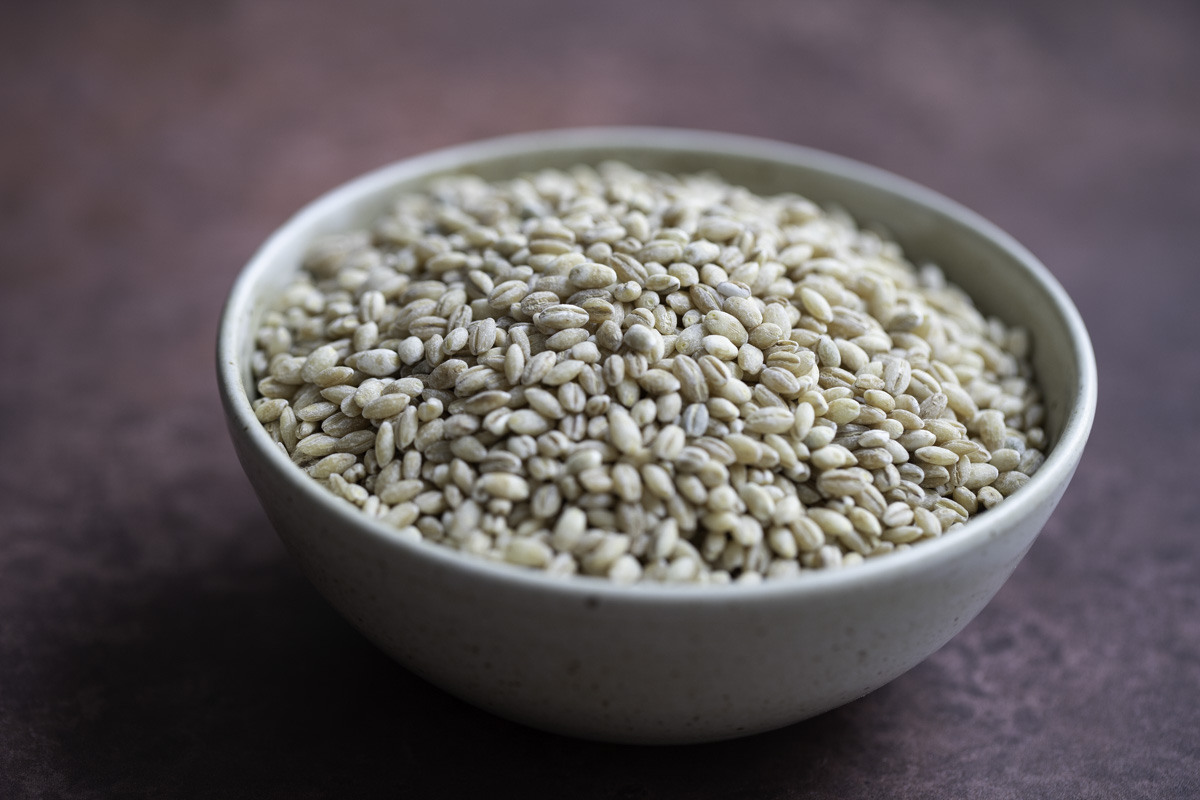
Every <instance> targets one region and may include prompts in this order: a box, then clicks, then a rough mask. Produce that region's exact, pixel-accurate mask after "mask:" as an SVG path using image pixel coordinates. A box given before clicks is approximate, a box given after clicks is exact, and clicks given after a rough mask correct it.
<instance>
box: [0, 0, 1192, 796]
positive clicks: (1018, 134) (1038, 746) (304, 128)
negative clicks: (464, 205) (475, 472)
mask: <svg viewBox="0 0 1200 800" xmlns="http://www.w3.org/2000/svg"><path fill="white" fill-rule="evenodd" d="M1198 39H1200V6H1198V5H1197V4H1196V3H1194V2H1180V3H1177V4H1171V3H1147V2H1139V3H1120V2H1089V3H1082V2H1081V3H1046V2H1038V1H1037V0H1022V1H1021V2H1005V3H994V4H988V5H984V4H982V3H932V2H885V1H884V0H849V1H848V2H838V3H833V2H830V3H797V2H754V3H729V2H719V1H711V0H710V1H707V2H695V3H672V2H625V1H624V0H622V1H619V2H612V1H609V2H602V3H601V2H594V3H586V4H584V3H580V4H568V3H562V4H559V3H531V2H485V1H483V0H480V1H479V2H469V3H466V2H450V1H448V0H447V1H445V2H438V3H422V4H413V3H403V2H396V3H383V2H378V3H372V2H340V3H316V2H259V3H250V2H206V3H182V2H179V3H167V2H163V3H156V4H152V3H141V4H133V3H117V2H113V3H70V2H59V3H53V4H51V3H41V4H34V3H16V2H13V3H5V4H3V6H2V7H0V353H2V364H3V366H2V370H0V375H2V376H3V391H0V420H2V423H0V796H2V797H4V798H26V797H42V798H68V797H69V798H84V797H95V798H100V797H156V798H161V797H206V798H219V797H280V798H316V797H334V796H361V795H365V794H372V793H383V792H385V791H386V792H388V793H389V794H399V795H400V796H421V795H425V796H454V795H458V794H468V793H469V794H470V795H472V796H488V795H489V794H493V793H499V791H500V789H501V788H502V787H505V788H509V789H513V790H516V792H517V793H518V794H519V795H522V796H538V795H540V794H544V795H546V796H553V797H568V796H572V797H584V798H605V797H616V798H657V797H696V798H707V797H712V798H718V797H720V798H731V797H736V798H760V797H762V798H802V797H803V798H835V797H839V798H840V797H862V798H893V797H926V798H1027V797H1039V798H1078V797H1088V798H1092V797H1114V798H1143V797H1144V798H1150V797H1195V796H1197V795H1198V794H1200V758H1198V756H1197V750H1198V748H1200V699H1198V698H1200V567H1198V566H1197V558H1198V555H1200V544H1198V532H1197V526H1196V518H1197V511H1198V510H1200V503H1198V501H1197V496H1198V492H1197V489H1196V481H1197V478H1196V471H1195V464H1196V461H1195V456H1194V453H1195V452H1196V450H1197V445H1198V444H1200V426H1198V425H1197V412H1196V398H1197V396H1198V394H1200V385H1198V384H1200V370H1198V369H1197V368H1198V367H1200V356H1198V355H1197V353H1198V350H1197V339H1198V337H1197V333H1198V332H1200V323H1198V322H1197V313H1196V297H1197V291H1198V290H1200V269H1198V268H1200V263H1198V260H1200V259H1198V256H1197V253H1200V245H1198V243H1197V236H1196V230H1197V225H1196V222H1197V215H1198V213H1200V79H1198V76H1200V48H1198V46H1197V40H1198ZM604 123H627V124H628V123H639V124H664V125H677V126H688V127H697V128H710V129H716V130H722V131H735V132H742V133H750V134H757V135H763V136H769V137H773V138H778V139H784V140H787V141H793V142H799V143H803V144H807V145H811V146H815V147H819V148H825V149H828V150H832V151H835V152H838V153H842V154H844V155H848V156H851V157H855V158H860V159H863V160H865V161H868V162H871V163H874V164H877V165H879V166H882V167H885V168H888V169H891V170H894V171H895V172H898V173H901V174H903V175H905V176H907V177H910V178H913V179H915V180H917V181H919V182H921V183H924V184H927V185H929V186H932V187H934V188H936V189H938V190H941V191H943V192H944V193H946V194H948V195H950V196H951V197H954V198H956V199H958V200H960V201H962V202H964V203H966V204H967V205H969V206H971V207H973V208H974V209H976V210H978V211H980V212H982V213H983V214H984V215H985V216H987V217H989V218H991V219H993V220H994V221H996V222H997V223H999V224H1000V225H1001V226H1002V227H1004V228H1006V229H1008V230H1009V231H1010V232H1012V233H1013V234H1015V235H1016V236H1017V238H1019V239H1020V240H1022V241H1023V242H1024V243H1025V244H1026V245H1028V246H1029V247H1030V248H1031V249H1032V250H1033V251H1034V252H1035V253H1037V254H1038V255H1040V256H1041V257H1042V259H1043V260H1044V261H1045V263H1046V264H1047V265H1048V266H1049V267H1050V269H1051V270H1052V271H1053V272H1054V273H1055V275H1057V276H1058V278H1059V279H1060V280H1061V281H1062V282H1063V284H1064V285H1065V286H1066V287H1067V289H1068V290H1069V292H1070V293H1071V295H1072V296H1073V297H1074V298H1075V299H1076V302H1077V303H1078V305H1079V307H1080V309H1081V311H1082V312H1083V316H1084V317H1085V319H1086V320H1087V323H1088V325H1089V327H1090V328H1091V332H1092V336H1093V338H1094V340H1095V345H1096V350H1097V353H1098V357H1099V361H1100V372H1101V399H1100V410H1099V415H1098V417H1097V420H1096V429H1095V432H1094V434H1093V436H1092V441H1091V444H1090V446H1089V449H1088V451H1087V454H1086V456H1085V458H1084V460H1083V464H1082V466H1081V467H1080V470H1079V474H1078V477H1077V478H1076V481H1075V483H1074V485H1073V486H1072V487H1071V490H1070V491H1069V492H1068V494H1067V496H1066V499H1065V500H1064V501H1063V504H1062V506H1061V507H1060V509H1059V511H1058V513H1057V514H1056V516H1055V517H1054V519H1053V520H1052V521H1051V522H1050V524H1049V526H1048V527H1047V528H1046V530H1045V533H1044V534H1043V536H1042V538H1041V539H1040V540H1039V542H1038V543H1037V545H1036V546H1035V547H1034V548H1033V550H1032V551H1031V552H1030V554H1029V556H1028V558H1027V559H1026V560H1025V562H1024V563H1023V564H1022V566H1021V567H1020V568H1019V569H1018V570H1017V572H1016V574H1015V575H1014V576H1013V578H1012V580H1011V581H1010V582H1009V583H1008V584H1007V586H1006V587H1005V588H1004V589H1003V590H1002V591H1001V592H1000V594H999V596H998V597H997V598H996V600H995V602H993V603H992V604H991V605H990V606H989V607H988V608H987V610H986V611H984V612H983V614H982V615H981V616H980V617H979V618H978V620H977V621H975V622H974V623H973V624H972V625H970V626H969V627H968V628H967V630H966V631H965V632H964V633H963V634H962V635H960V636H959V637H958V638H957V639H955V640H954V641H953V642H952V643H951V644H949V645H948V646H947V647H946V648H944V649H943V650H942V651H941V652H939V653H938V654H937V655H935V656H934V657H932V658H931V659H929V660H928V661H927V662H925V663H924V664H922V665H921V666H919V667H917V668H916V669H914V670H913V671H912V672H910V673H909V674H907V675H905V676H904V677H902V678H900V679H899V680H897V681H895V682H894V683H892V684H890V685H889V686H887V687H886V688H884V689H882V690H880V691H878V692H876V693H875V694H873V695H871V696H869V697H867V698H866V699H864V700H861V701H859V702H856V703H854V704H852V705H850V706H847V707H845V708H842V709H839V710H837V711H833V712H830V713H828V714H826V715H824V716H822V717H819V718H817V719H814V720H811V721H809V722H805V723H802V724H799V725H796V726H793V727H791V728H788V729H785V730H781V731H778V732H775V733H771V734H767V735H763V736H759V737H755V738H752V739H747V740H743V741H738V742H733V743H727V744H720V745H710V746H704V747H694V748H682V749H631V748H624V747H616V746H602V745H595V744H588V743H583V742H578V741H571V740H566V739H561V738H557V737H554V736H550V735H546V734H541V733H537V732H534V731H531V730H528V729H525V728H521V727H518V726H515V725H512V724H509V723H507V722H504V721H501V720H499V719H496V718H493V717H491V716H488V715H486V714H484V713H481V712H479V711H476V710H474V709H473V708H471V707H468V706H466V705H465V704H463V703H460V702H458V701H457V700H454V699H452V698H450V697H448V696H447V695H445V694H442V693H441V692H439V691H437V690H435V689H433V688H431V687H430V686H428V685H426V684H425V683H423V682H422V681H420V680H418V679H416V678H415V677H413V676H411V675H409V674H408V673H406V672H405V671H404V670H402V669H400V668H399V667H396V666H394V665H393V664H392V663H390V662H389V661H388V660H387V659H385V658H384V657H383V656H382V655H380V654H379V653H377V652H376V651H375V650H374V649H373V648H372V647H371V646H370V645H368V644H367V643H366V642H365V641H364V640H363V639H362V638H361V637H360V636H359V635H358V634H356V633H355V632H354V631H352V630H351V629H350V627H349V626H347V625H345V624H344V623H343V622H342V621H341V620H340V619H339V618H337V617H336V616H335V615H334V613H333V612H332V611H331V610H329V609H328V608H327V607H326V605H325V604H324V602H323V601H322V600H321V599H320V598H319V597H318V596H317V595H316V594H315V592H314V591H313V590H311V589H310V588H309V587H308V585H307V584H306V583H305V582H304V581H303V580H302V579H301V578H300V577H299V575H298V574H297V572H296V570H295V568H293V566H292V565H291V564H290V563H289V562H288V560H287V558H286V557H285V554H284V551H283V548H282V547H281V545H280V544H279V542H278V540H277V539H276V537H275V535H274V534H273V533H272V531H271V530H270V528H269V526H268V524H267V521H266V518H265V517H264V516H263V514H262V512H261V511H260V509H259V507H258V504H257V502H256V501H255V498H254V497H253V496H252V494H251V491H250V487H249V485H248V483H247V482H246V480H245V478H244V477H243V475H242V472H241V469H240V468H239V466H238V464H237V462H236V461H235V459H234V456H233V452H232V449H231V448H230V446H229V444H228V441H227V438H226V434H225V431H224V423H223V421H222V418H221V413H220V409H219V405H218V401H217V395H216V388H215V386H214V380H213V366H212V350H213V341H214V334H215V325H216V319H217V314H218V311H219V309H220V305H221V302H222V299H223V296H224V294H225V293H226V291H227V290H228V288H229V286H230V284H231V282H232V280H233V278H234V275H235V274H236V272H237V271H238V269H239V268H240V266H241V265H242V264H243V263H244V262H245V260H246V259H247V257H248V256H249V255H250V253H251V252H252V251H253V249H254V248H255V246H256V244H257V243H258V242H259V241H261V240H262V239H263V238H264V237H265V236H266V235H267V234H268V233H269V232H270V231H271V230H272V229H273V228H274V227H276V226H277V225H278V224H280V223H281V222H282V221H283V220H284V219H285V218H286V217H287V216H288V215H289V214H290V213H291V212H292V211H293V210H295V209H296V208H298V207H299V206H300V205H301V204H303V203H305V202H306V201H308V200H309V199H311V198H312V197H314V196H316V195H317V194H319V193H320V192H322V191H324V190H325V189H327V188H329V187H331V186H333V185H335V184H337V183H340V182H342V181H343V180H345V179H347V178H349V177H351V176H354V175H356V174H358V173H360V172H362V171H365V170H367V169H369V168H372V167H375V166H378V165H380V164H382V163H385V162H388V161H390V160H393V159H396V158H400V157H403V156H408V155H411V154H415V153H418V152H421V151H424V150H427V149H431V148H435V147H439V146H441V145H445V144H449V143H455V142H462V141H467V140H471V139H476V138H481V137H486V136H491V135H494V134H501V133H506V132H513V131H523V130H533V129H539V128H547V127H562V126H570V125H589V124H604Z"/></svg>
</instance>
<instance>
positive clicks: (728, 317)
mask: <svg viewBox="0 0 1200 800" xmlns="http://www.w3.org/2000/svg"><path fill="white" fill-rule="evenodd" d="M374 230H375V231H377V233H376V234H374V235H371V234H368V233H367V232H365V231H360V232H355V233H341V234H333V235H330V236H328V237H325V238H323V239H320V240H318V241H317V242H315V243H314V244H313V246H312V248H311V249H310V251H309V254H308V256H307V257H306V258H305V260H304V262H303V264H302V270H301V271H300V273H299V274H298V276H297V277H296V279H295V280H294V282H293V283H292V285H291V286H289V287H287V288H285V289H284V291H283V292H282V293H281V294H280V296H279V297H278V300H277V303H276V306H275V307H274V310H272V311H270V312H269V313H268V314H267V317H266V320H265V321H264V324H263V326H262V328H261V329H260V330H259V331H258V335H257V340H256V341H257V342H258V344H259V349H258V350H257V351H256V353H255V356H254V360H253V367H254V371H255V374H254V378H255V381H256V385H257V387H258V390H259V394H260V399H257V400H256V401H255V406H254V407H255V413H256V416H257V418H258V419H259V421H260V422H261V423H262V424H263V425H264V426H265V427H266V430H267V432H268V434H269V435H270V436H272V437H273V438H274V439H275V441H276V442H278V446H280V447H282V448H283V449H284V450H285V451H286V452H287V453H288V454H289V455H290V456H291V458H292V460H293V462H295V463H296V464H297V465H298V466H299V467H301V468H303V469H304V470H305V471H306V472H307V473H308V474H309V475H311V476H312V477H313V478H314V479H315V480H317V481H319V482H320V483H321V484H322V485H324V486H326V487H327V488H328V489H329V490H330V491H331V492H333V493H334V494H335V495H337V496H339V497H342V498H343V499H345V500H346V501H347V502H349V503H351V504H353V505H356V506H358V507H360V508H361V509H362V513H365V514H367V515H368V516H372V517H375V518H377V519H379V520H380V522H381V523H382V524H385V525H389V526H392V527H394V528H396V530H397V532H398V535H402V536H404V537H406V538H410V539H420V538H425V539H428V540H430V541H433V542H436V543H438V544H440V545H442V546H445V547H451V548H456V549H459V550H462V551H464V552H467V553H471V554H474V555H475V556H482V557H485V558H488V559H490V560H493V561H504V562H508V563H511V564H516V565H519V566H521V567H524V568H531V569H539V570H545V571H547V572H549V573H552V574H555V575H560V576H569V575H573V574H576V573H584V574H589V575H594V576H597V577H601V578H605V579H607V580H611V581H613V582H615V583H618V584H630V583H636V582H639V581H660V582H668V583H675V582H702V583H733V582H739V583H753V582H757V581H760V580H763V579H767V580H787V579H790V578H791V577H792V576H795V575H798V574H800V573H802V572H806V571H809V570H813V569H836V568H852V567H853V566H854V565H855V564H859V563H862V561H863V560H864V559H870V558H876V557H879V556H882V555H885V554H886V553H888V552H892V551H894V550H895V549H896V548H897V546H901V548H902V549H903V548H907V547H908V546H909V544H910V543H911V544H913V545H915V546H918V547H919V546H920V542H921V541H922V540H923V539H927V538H933V537H937V536H941V535H953V533H954V530H955V529H956V527H957V526H958V524H959V523H961V522H963V521H965V520H967V519H969V518H970V517H971V516H973V515H976V514H979V513H986V512H987V510H988V509H990V508H992V507H994V506H995V505H997V504H999V503H1001V502H1003V501H1005V500H1006V498H1007V497H1009V496H1010V495H1012V494H1013V493H1014V492H1019V491H1020V490H1021V487H1022V486H1024V484H1025V483H1026V482H1027V481H1028V480H1029V479H1030V476H1031V475H1032V474H1033V473H1034V472H1036V471H1037V469H1038V468H1039V467H1040V466H1041V465H1042V462H1043V461H1044V459H1045V457H1044V454H1043V452H1042V450H1043V448H1044V446H1045V433H1044V432H1043V429H1042V428H1041V427H1039V426H1040V425H1042V424H1043V423H1042V418H1043V416H1044V411H1043V405H1042V402H1041V398H1040V395H1039V393H1038V391H1037V387H1036V384H1035V382H1034V380H1033V377H1034V376H1033V373H1032V369H1031V367H1030V365H1029V362H1028V360H1027V359H1028V356H1029V352H1030V350H1031V345H1036V343H1031V342H1030V340H1029V337H1028V334H1027V333H1026V332H1025V331H1023V330H1021V329H1016V328H1013V329H1010V328H1008V327H1006V326H1005V325H1004V324H1003V323H1002V322H1000V321H998V320H995V319H988V318H985V317H984V316H982V315H981V314H980V313H979V312H978V311H977V310H976V309H975V308H974V306H973V305H972V304H971V302H970V301H969V300H968V299H967V298H966V296H965V295H964V294H963V293H962V292H960V291H958V290H957V289H956V288H955V287H953V286H951V285H950V284H949V283H947V282H946V280H945V278H944V277H943V276H942V274H941V272H940V270H938V268H937V267H936V266H933V265H929V264H924V265H920V267H919V268H918V267H917V266H915V265H913V264H912V263H910V262H909V261H907V260H905V258H904V256H903V254H902V252H901V251H900V249H899V247H897V246H896V245H894V244H892V243H882V245H883V246H881V241H880V238H879V236H878V234H876V233H866V232H863V231H861V230H860V229H859V228H858V227H857V226H856V225H855V223H854V221H853V220H851V219H850V218H849V217H848V216H847V215H846V214H844V213H841V212H838V213H832V212H831V213H825V212H823V211H821V210H820V209H819V208H818V207H817V206H815V205H814V204H812V203H811V202H809V201H807V200H804V199H802V198H800V197H798V196H795V195H781V196H778V197H760V196H757V195H754V194H751V193H750V192H748V191H746V190H744V189H740V188H738V187H734V186H730V185H727V184H725V183H723V182H722V181H720V180H719V179H718V178H715V177H713V176H678V177H673V176H669V175H664V174H660V173H654V174H650V173H643V172H639V171H637V170H634V169H632V168H630V167H628V166H625V165H622V164H617V163H605V164H602V165H600V166H599V167H576V168H573V169H571V170H569V171H556V170H543V171H540V172H537V173H534V174H529V175H524V176H521V177H518V178H515V179H513V180H509V181H503V182H499V183H490V184H489V183H486V182H484V181H482V180H481V179H479V178H476V177H472V176H453V177H445V178H439V179H435V180H433V181H431V182H430V184H429V186H428V187H427V190H426V191H424V192H419V193H414V194H407V195H404V196H402V197H399V198H397V199H396V202H395V203H394V204H393V206H392V208H391V210H390V211H388V212H387V213H386V214H385V216H384V217H383V218H382V219H380V220H379V222H378V224H377V226H376V227H375V229H374ZM1006 348H1007V349H1006ZM1023 426H1028V427H1023Z"/></svg>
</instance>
